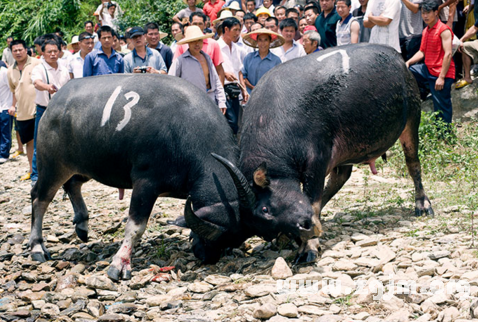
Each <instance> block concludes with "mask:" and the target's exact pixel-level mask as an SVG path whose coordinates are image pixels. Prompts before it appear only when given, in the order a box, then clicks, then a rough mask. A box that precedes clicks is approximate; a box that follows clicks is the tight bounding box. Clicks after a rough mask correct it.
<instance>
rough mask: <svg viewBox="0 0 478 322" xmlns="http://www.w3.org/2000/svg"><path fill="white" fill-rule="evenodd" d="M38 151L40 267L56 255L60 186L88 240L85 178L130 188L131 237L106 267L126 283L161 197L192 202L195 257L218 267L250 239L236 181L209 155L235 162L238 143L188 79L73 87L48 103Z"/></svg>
mask: <svg viewBox="0 0 478 322" xmlns="http://www.w3.org/2000/svg"><path fill="white" fill-rule="evenodd" d="M37 146H38V151H37V153H38V171H39V178H38V182H37V183H36V185H35V186H34V188H33V189H32V192H31V197H32V207H33V215H32V231H31V236H30V248H31V252H32V258H33V259H34V260H38V261H45V260H46V259H48V258H49V257H50V254H49V252H48V250H47V249H46V247H45V245H44V242H43V238H42V223H43V216H44V213H45V211H46V209H47V207H48V205H49V203H50V202H51V201H52V199H53V197H54V196H55V193H56V192H57V190H58V189H59V188H60V187H61V186H62V185H63V186H64V189H65V191H66V192H67V193H68V195H69V197H70V200H71V203H72V205H73V209H74V212H75V217H74V224H75V225H76V226H75V230H76V233H77V235H78V237H79V238H80V239H81V240H83V241H85V242H86V241H87V239H88V211H87V208H86V205H85V202H84V200H83V197H82V195H81V186H82V184H83V183H84V182H86V181H88V180H89V179H94V180H96V181H98V182H101V183H103V184H105V185H108V186H112V187H117V188H120V189H131V188H132V189H133V192H132V197H131V204H130V209H129V219H128V222H127V224H126V230H125V238H124V241H123V243H122V245H121V247H120V249H119V251H118V252H117V253H116V255H115V256H114V257H113V260H112V263H111V266H110V267H109V270H108V275H109V277H110V278H112V279H114V280H118V279H120V278H123V279H128V278H130V276H131V254H132V251H133V246H134V243H135V242H136V241H138V240H139V239H140V237H141V236H142V234H143V232H144V230H145V228H146V224H147V222H148V218H149V216H150V213H151V210H152V208H153V206H154V203H155V201H156V199H157V197H158V196H159V195H160V194H164V193H168V194H169V196H171V197H179V198H185V197H187V196H190V198H189V199H188V201H187V202H186V211H185V219H186V223H187V226H189V228H191V229H192V230H193V233H191V237H192V238H193V246H192V247H193V251H194V253H195V255H196V256H197V257H198V258H200V259H202V260H203V261H204V262H215V261H217V260H218V259H219V257H220V252H221V250H222V249H224V248H225V247H237V246H239V245H240V244H241V243H242V242H243V241H244V240H245V239H246V237H248V236H249V235H248V236H245V235H244V231H245V230H244V229H243V227H242V223H241V222H240V216H239V206H238V205H239V203H238V198H239V196H238V194H237V190H236V188H235V186H234V183H233V181H232V180H231V177H230V176H229V174H228V172H227V171H226V169H225V168H224V167H223V166H222V165H221V164H219V163H218V162H217V161H216V160H215V159H214V158H213V157H212V156H211V155H210V153H211V152H216V153H219V154H221V155H224V156H226V158H228V159H229V160H232V162H233V163H234V164H235V163H236V162H237V160H238V155H239V150H238V147H237V143H236V141H235V139H234V137H233V134H232V131H231V129H230V128H229V126H228V125H227V122H226V121H225V119H224V116H223V115H222V114H221V113H220V110H219V108H218V107H217V106H216V105H215V104H214V103H213V102H212V101H211V100H210V99H209V98H208V97H207V95H206V94H205V93H203V92H202V91H201V90H199V89H197V88H196V87H195V86H192V85H191V84H190V83H189V82H187V81H185V80H182V79H180V78H176V77H171V76H166V75H165V76H157V75H110V76H99V77H89V78H85V79H78V80H73V81H71V82H69V83H68V84H67V85H66V86H64V87H63V88H62V89H61V90H60V91H59V92H58V93H57V94H56V95H55V96H54V97H53V99H52V101H51V103H50V105H49V106H48V109H47V110H46V112H45V115H44V116H43V118H42V120H41V122H40V126H39V132H38V142H37ZM191 204H192V206H191ZM193 209H194V210H195V214H194V211H193ZM199 218H200V220H199ZM182 224H183V225H184V224H185V223H184V222H183V223H182ZM196 233H197V234H196Z"/></svg>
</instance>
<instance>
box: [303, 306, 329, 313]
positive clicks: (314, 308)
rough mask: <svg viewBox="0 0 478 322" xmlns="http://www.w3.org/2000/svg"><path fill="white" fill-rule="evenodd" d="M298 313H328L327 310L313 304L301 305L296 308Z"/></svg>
mask: <svg viewBox="0 0 478 322" xmlns="http://www.w3.org/2000/svg"><path fill="white" fill-rule="evenodd" d="M298 310H299V312H300V313H304V314H311V315H326V314H330V312H329V311H328V310H322V309H321V308H319V307H318V306H315V305H302V306H300V307H299V308H298Z"/></svg>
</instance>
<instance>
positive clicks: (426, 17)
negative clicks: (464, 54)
mask: <svg viewBox="0 0 478 322" xmlns="http://www.w3.org/2000/svg"><path fill="white" fill-rule="evenodd" d="M420 8H421V12H422V18H423V21H424V22H425V23H426V24H427V27H425V29H424V30H423V34H422V43H421V46H420V50H419V51H418V52H417V53H416V54H415V55H414V56H413V57H412V58H410V59H409V60H408V61H407V62H406V64H407V67H409V68H410V71H411V72H412V74H413V76H415V79H416V80H417V83H418V86H419V88H420V93H421V94H422V99H423V98H426V95H427V94H428V91H430V92H431V94H432V99H433V106H434V109H435V112H440V114H439V117H440V118H441V119H442V120H443V121H444V122H446V123H448V124H449V123H451V120H452V114H453V110H452V105H451V86H452V84H453V82H454V78H455V63H454V62H453V60H452V39H453V33H452V31H451V29H450V27H448V26H447V25H445V24H444V23H443V22H441V21H440V19H439V18H438V3H437V2H436V1H433V0H426V1H424V2H423V3H422V4H421V5H420ZM422 59H425V62H424V63H420V64H417V63H418V62H420V61H421V60H422ZM414 64H416V65H414ZM412 65H413V66H412Z"/></svg>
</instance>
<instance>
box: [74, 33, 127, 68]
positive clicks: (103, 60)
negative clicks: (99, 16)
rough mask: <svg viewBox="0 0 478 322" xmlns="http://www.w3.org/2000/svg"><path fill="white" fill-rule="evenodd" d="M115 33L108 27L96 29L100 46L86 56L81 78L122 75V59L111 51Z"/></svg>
mask: <svg viewBox="0 0 478 322" xmlns="http://www.w3.org/2000/svg"><path fill="white" fill-rule="evenodd" d="M115 34H116V33H115V32H114V30H113V29H111V28H110V27H108V26H102V27H101V28H100V29H98V36H99V37H100V43H101V46H100V48H99V49H95V50H93V51H92V52H91V53H89V54H88V55H86V57H85V64H84V65H83V77H87V76H97V75H105V74H116V73H120V74H122V73H124V61H123V57H121V55H120V54H119V53H117V52H116V51H115V50H114V49H113V36H114V35H115Z"/></svg>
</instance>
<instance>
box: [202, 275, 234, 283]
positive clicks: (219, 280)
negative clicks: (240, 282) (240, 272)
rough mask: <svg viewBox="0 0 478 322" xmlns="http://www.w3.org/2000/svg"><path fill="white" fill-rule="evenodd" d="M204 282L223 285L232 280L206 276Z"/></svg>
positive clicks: (224, 277) (220, 276)
mask: <svg viewBox="0 0 478 322" xmlns="http://www.w3.org/2000/svg"><path fill="white" fill-rule="evenodd" d="M204 281H206V282H208V283H209V284H212V285H223V284H227V283H230V282H232V279H231V278H230V277H228V276H223V275H208V276H207V277H206V278H205V279H204Z"/></svg>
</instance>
